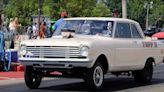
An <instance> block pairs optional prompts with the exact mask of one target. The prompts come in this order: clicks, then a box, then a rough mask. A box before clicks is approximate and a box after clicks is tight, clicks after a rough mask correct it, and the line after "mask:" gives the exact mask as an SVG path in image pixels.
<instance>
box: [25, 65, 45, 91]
mask: <svg viewBox="0 0 164 92" xmlns="http://www.w3.org/2000/svg"><path fill="white" fill-rule="evenodd" d="M24 77H25V83H26V86H27V87H28V88H30V89H37V88H38V87H39V85H40V83H41V81H42V77H41V76H40V75H38V74H37V73H36V72H35V71H34V69H33V67H31V66H26V69H25V75H24Z"/></svg>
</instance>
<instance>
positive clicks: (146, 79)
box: [134, 60, 153, 84]
mask: <svg viewBox="0 0 164 92" xmlns="http://www.w3.org/2000/svg"><path fill="white" fill-rule="evenodd" d="M152 76H153V64H152V61H151V60H149V61H147V62H146V64H145V67H144V69H142V70H139V71H135V72H134V80H135V81H136V82H139V83H144V84H147V83H150V82H151V80H152Z"/></svg>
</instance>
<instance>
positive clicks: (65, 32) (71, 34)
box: [61, 29, 75, 39]
mask: <svg viewBox="0 0 164 92" xmlns="http://www.w3.org/2000/svg"><path fill="white" fill-rule="evenodd" d="M61 34H62V37H63V38H66V39H69V38H74V36H75V30H72V29H62V30H61Z"/></svg>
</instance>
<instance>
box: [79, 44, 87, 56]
mask: <svg viewBox="0 0 164 92" xmlns="http://www.w3.org/2000/svg"><path fill="white" fill-rule="evenodd" d="M88 50H89V47H87V46H82V47H81V48H80V55H81V56H85V57H86V56H88Z"/></svg>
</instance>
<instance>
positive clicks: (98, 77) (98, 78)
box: [93, 66, 104, 87]
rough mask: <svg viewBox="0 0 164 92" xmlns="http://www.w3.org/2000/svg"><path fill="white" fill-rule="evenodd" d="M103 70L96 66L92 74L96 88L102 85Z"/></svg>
mask: <svg viewBox="0 0 164 92" xmlns="http://www.w3.org/2000/svg"><path fill="white" fill-rule="evenodd" d="M103 75H104V74H103V70H102V68H101V67H100V66H97V67H96V68H95V70H94V73H93V81H94V83H95V85H96V86H97V87H99V86H101V85H102V82H103Z"/></svg>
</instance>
